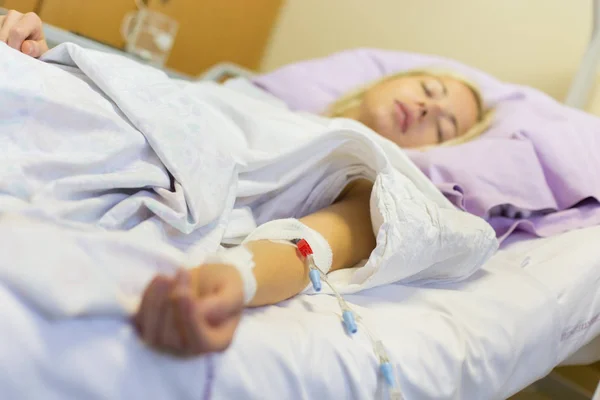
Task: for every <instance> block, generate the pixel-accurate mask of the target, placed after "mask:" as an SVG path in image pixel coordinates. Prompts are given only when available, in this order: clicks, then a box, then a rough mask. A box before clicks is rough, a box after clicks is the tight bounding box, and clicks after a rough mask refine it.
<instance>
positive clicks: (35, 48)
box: [21, 40, 48, 58]
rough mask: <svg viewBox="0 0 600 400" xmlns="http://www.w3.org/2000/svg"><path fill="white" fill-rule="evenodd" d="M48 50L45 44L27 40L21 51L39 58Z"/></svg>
mask: <svg viewBox="0 0 600 400" xmlns="http://www.w3.org/2000/svg"><path fill="white" fill-rule="evenodd" d="M47 50H48V46H46V44H45V43H41V42H36V41H35V40H26V41H24V42H23V45H22V46H21V51H22V52H23V53H24V54H27V55H28V56H31V57H34V58H38V57H41V56H42V55H43V54H44V53H45V52H46V51H47Z"/></svg>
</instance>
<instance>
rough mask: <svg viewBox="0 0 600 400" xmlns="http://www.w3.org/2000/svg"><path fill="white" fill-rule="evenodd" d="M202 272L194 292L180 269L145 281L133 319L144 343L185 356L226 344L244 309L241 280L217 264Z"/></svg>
mask: <svg viewBox="0 0 600 400" xmlns="http://www.w3.org/2000/svg"><path fill="white" fill-rule="evenodd" d="M203 273H204V275H203V276H201V278H203V279H201V281H202V283H201V284H200V285H198V286H202V290H200V291H199V290H198V286H196V285H195V283H194V279H192V276H191V275H190V273H189V272H188V271H186V270H183V269H182V270H181V271H180V272H179V273H178V274H177V276H176V277H175V278H174V279H171V278H166V277H160V276H159V277H157V278H155V279H154V280H153V281H152V282H151V283H150V285H149V286H148V288H147V289H146V291H145V293H144V297H143V299H142V303H141V306H140V310H139V312H138V314H137V316H136V318H135V323H136V326H137V327H138V331H139V332H140V335H141V336H142V338H143V339H144V341H145V342H146V343H148V344H149V345H150V346H152V347H155V348H157V349H160V350H166V351H168V352H171V353H175V354H178V355H186V356H194V355H201V354H205V353H209V352H216V351H223V350H225V349H226V348H227V347H229V345H230V344H231V342H232V340H233V337H234V334H235V330H236V327H237V325H238V324H239V321H240V318H241V316H242V311H243V309H244V298H243V285H242V283H241V279H239V277H238V276H237V275H235V274H233V275H232V274H231V273H227V271H226V270H225V269H221V268H215V269H212V270H211V269H205V270H203ZM235 273H236V274H237V271H235ZM196 283H198V282H196Z"/></svg>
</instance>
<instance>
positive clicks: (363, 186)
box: [134, 181, 375, 356]
mask: <svg viewBox="0 0 600 400" xmlns="http://www.w3.org/2000/svg"><path fill="white" fill-rule="evenodd" d="M371 189H372V184H371V183H370V182H368V181H356V182H353V183H352V184H350V185H348V187H346V189H345V190H344V192H343V193H342V194H341V195H340V197H339V198H338V200H337V201H336V203H335V204H333V205H331V206H329V207H327V208H325V209H323V210H321V211H318V212H316V213H314V214H311V215H309V216H307V217H305V218H302V219H301V221H302V222H303V223H304V224H306V225H307V226H309V227H310V228H312V229H314V230H316V231H317V232H319V233H320V234H321V235H323V237H324V238H325V240H327V242H328V243H329V245H330V246H331V249H332V252H333V265H332V268H331V270H332V271H334V270H338V269H342V268H348V267H351V266H353V265H355V264H356V263H358V262H359V261H360V260H362V259H364V258H367V257H368V256H369V254H370V253H371V251H372V250H373V249H374V247H375V237H374V235H373V233H372V228H371V218H370V213H369V200H370V196H371ZM247 246H248V248H249V249H250V250H251V251H252V253H253V257H254V263H255V267H254V276H255V277H256V281H257V291H256V294H255V296H254V299H253V300H252V301H251V302H250V304H249V306H250V307H257V306H262V305H267V304H275V303H278V302H280V301H282V300H285V299H288V298H290V297H292V296H294V295H296V294H298V293H299V292H300V291H301V290H303V289H304V288H305V287H306V285H307V284H308V281H309V280H308V271H307V267H306V266H305V264H304V261H303V260H301V259H300V258H299V257H298V255H297V254H296V249H295V248H294V247H292V246H288V245H285V244H281V243H276V242H271V241H267V240H263V241H257V242H251V243H249V244H248V245H247ZM243 309H244V301H243V282H242V278H241V276H240V274H239V273H238V271H237V269H236V268H235V267H233V266H230V265H225V264H223V265H221V264H205V265H201V266H199V267H197V268H194V269H192V270H191V271H189V272H187V271H184V270H182V271H180V272H179V273H178V275H177V276H176V277H175V278H169V277H165V276H157V277H156V278H155V279H154V280H153V281H152V282H151V283H150V285H149V286H148V287H147V288H146V291H145V293H144V296H143V300H142V304H141V306H140V309H139V310H138V313H137V314H136V316H135V318H134V322H135V325H136V327H137V330H138V332H139V334H140V336H142V338H143V339H144V340H145V341H146V343H148V344H149V345H151V346H152V347H154V348H157V349H160V350H163V351H168V352H172V353H175V354H179V355H188V356H189V355H192V356H193V355H199V354H204V353H208V352H213V351H222V350H224V349H226V348H227V347H228V346H229V344H230V343H231V341H232V340H233V337H234V333H235V330H236V328H237V325H238V323H239V321H240V318H241V316H242V311H243Z"/></svg>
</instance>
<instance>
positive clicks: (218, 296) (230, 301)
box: [200, 285, 244, 325]
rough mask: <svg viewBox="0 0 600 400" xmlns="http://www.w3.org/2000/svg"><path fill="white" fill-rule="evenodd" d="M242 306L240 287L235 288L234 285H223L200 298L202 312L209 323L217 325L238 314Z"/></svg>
mask: <svg viewBox="0 0 600 400" xmlns="http://www.w3.org/2000/svg"><path fill="white" fill-rule="evenodd" d="M238 289H239V290H238ZM243 306H244V295H243V292H242V290H241V288H237V287H236V285H225V286H224V287H223V288H222V289H221V290H220V291H218V292H217V293H214V294H211V295H209V296H207V297H205V298H203V299H201V300H200V308H201V310H202V313H203V314H204V316H205V318H206V321H207V322H208V323H209V324H211V325H219V324H221V323H222V322H224V321H226V320H227V319H229V318H230V317H232V316H234V315H237V314H239V313H240V312H241V311H242V308H243Z"/></svg>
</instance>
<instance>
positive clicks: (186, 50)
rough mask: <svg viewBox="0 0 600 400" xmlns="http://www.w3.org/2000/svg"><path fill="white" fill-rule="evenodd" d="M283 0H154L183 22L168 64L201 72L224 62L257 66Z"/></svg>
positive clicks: (156, 7) (153, 6) (154, 4)
mask: <svg viewBox="0 0 600 400" xmlns="http://www.w3.org/2000/svg"><path fill="white" fill-rule="evenodd" d="M281 4H282V0H167V1H165V0H151V1H150V2H149V7H150V9H153V10H156V11H160V12H162V13H164V14H167V15H169V16H171V17H173V18H175V19H177V20H178V21H179V24H180V28H179V33H178V35H177V38H176V41H175V46H174V48H173V51H172V53H171V56H170V58H169V60H168V62H167V65H168V66H169V67H171V68H173V69H175V70H178V71H181V72H184V73H187V74H190V75H197V74H199V73H201V72H202V71H204V70H205V69H207V68H209V67H211V66H213V65H214V64H216V63H218V62H221V61H231V62H235V63H237V64H240V65H242V66H244V67H246V68H250V69H256V68H257V67H258V66H259V64H260V61H261V59H262V56H263V52H264V50H265V47H266V44H267V42H268V40H269V36H270V33H271V29H272V27H273V24H274V22H275V19H276V18H277V15H278V13H279V8H280V6H281Z"/></svg>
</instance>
